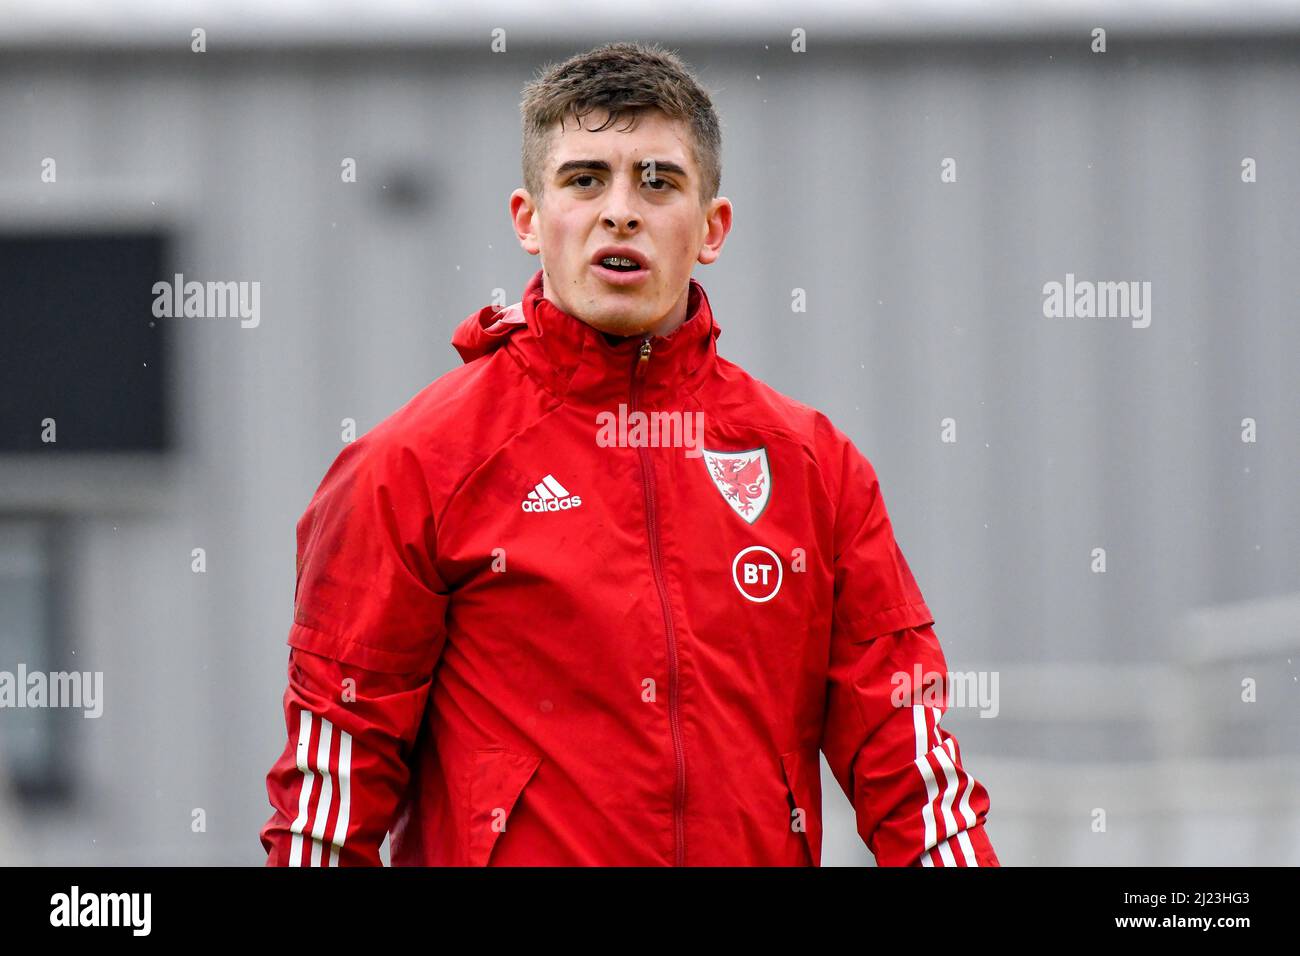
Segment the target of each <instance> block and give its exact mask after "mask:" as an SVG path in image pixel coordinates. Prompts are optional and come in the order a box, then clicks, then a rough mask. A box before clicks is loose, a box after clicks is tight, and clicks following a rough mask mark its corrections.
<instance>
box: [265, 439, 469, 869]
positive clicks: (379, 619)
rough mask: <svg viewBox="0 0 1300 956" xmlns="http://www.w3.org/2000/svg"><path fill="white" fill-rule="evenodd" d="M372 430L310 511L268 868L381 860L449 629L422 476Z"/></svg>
mask: <svg viewBox="0 0 1300 956" xmlns="http://www.w3.org/2000/svg"><path fill="white" fill-rule="evenodd" d="M374 434H375V433H374V432H372V433H371V434H370V435H367V436H363V437H362V438H361V439H359V440H358V441H356V442H354V443H353V444H351V445H349V446H347V447H346V448H345V449H344V450H343V451H342V452H341V453H340V454H339V456H338V458H337V459H335V461H334V464H333V465H332V466H331V467H330V469H329V471H328V472H327V473H326V475H325V478H324V479H323V480H322V482H321V484H320V487H319V488H318V489H317V491H316V494H315V495H314V496H313V497H312V501H311V503H310V504H309V505H308V508H307V511H306V512H305V513H304V514H303V516H302V518H301V519H300V520H299V521H298V528H297V539H298V556H297V583H296V585H295V591H294V617H293V623H292V625H291V627H290V630H289V637H288V644H289V646H290V651H289V667H288V687H287V689H286V691H285V694H284V715H285V723H286V729H287V732H288V739H287V742H286V744H285V747H284V750H283V751H282V753H281V754H280V757H279V759H278V760H276V762H275V764H274V765H273V766H272V768H271V770H270V773H268V775H267V793H268V795H269V797H270V802H271V807H272V809H273V810H274V813H273V814H272V816H271V818H270V819H269V820H268V821H267V822H266V824H265V825H264V826H263V828H262V831H261V842H262V846H263V847H264V848H265V850H266V853H267V861H266V863H267V865H268V866H339V865H369V866H376V865H379V864H380V862H381V861H380V857H379V847H380V844H382V843H383V840H384V837H385V835H386V834H387V833H388V830H389V827H390V825H391V824H392V822H393V817H394V814H395V812H396V810H397V807H398V804H399V803H400V801H401V798H402V795H403V793H404V791H405V789H406V785H407V782H408V780H409V777H410V767H409V760H410V755H411V750H412V747H413V745H414V742H415V738H416V736H417V734H418V732H419V729H420V723H421V721H422V720H423V717H424V712H425V705H426V703H427V700H428V695H429V690H430V686H431V683H432V674H433V669H434V667H435V665H436V663H437V660H438V657H439V656H440V654H441V651H442V646H443V643H444V641H445V637H446V630H445V623H444V621H445V612H446V606H447V601H448V593H447V588H446V587H445V586H444V585H443V583H442V581H441V580H440V579H439V577H438V574H437V571H436V569H435V564H434V555H435V551H434V546H435V541H434V527H433V509H432V506H431V503H430V497H429V494H428V489H427V485H426V482H425V480H424V475H423V473H422V470H421V468H420V466H419V463H418V462H417V461H416V460H415V458H414V455H413V454H412V453H411V452H410V451H409V450H404V449H401V448H398V447H391V446H389V447H385V446H381V445H380V444H379V443H378V442H377V441H375V440H374V439H372V438H371V435H374Z"/></svg>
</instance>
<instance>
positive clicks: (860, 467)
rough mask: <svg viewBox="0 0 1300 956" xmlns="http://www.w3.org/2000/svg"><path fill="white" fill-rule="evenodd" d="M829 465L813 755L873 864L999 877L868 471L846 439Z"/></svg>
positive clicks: (917, 604)
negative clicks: (826, 589)
mask: <svg viewBox="0 0 1300 956" xmlns="http://www.w3.org/2000/svg"><path fill="white" fill-rule="evenodd" d="M837 464H838V465H839V468H838V472H839V507H838V508H837V511H836V519H835V531H834V538H835V585H834V601H835V604H834V616H833V623H832V632H831V659H830V670H829V678H828V687H827V711H826V724H825V727H824V731H823V737H822V751H823V752H824V753H825V754H826V760H827V763H828V764H829V765H830V767H831V770H832V772H833V773H834V775H835V779H836V780H837V781H838V783H839V785H840V787H841V788H842V789H843V790H844V793H845V795H846V796H847V797H848V798H849V800H850V802H851V803H852V804H853V808H854V812H855V814H856V817H857V826H858V832H859V834H861V836H862V839H863V841H864V842H865V843H866V845H867V847H868V848H869V849H870V850H871V852H872V854H874V856H875V858H876V863H877V865H879V866H918V865H920V866H998V865H999V863H998V859H997V856H996V855H995V854H994V852H993V847H992V845H991V844H990V842H989V839H988V836H987V835H986V834H985V831H984V820H985V816H986V815H987V813H988V809H989V798H988V793H987V791H986V790H985V788H984V787H983V785H982V784H980V783H979V782H978V781H976V780H975V778H974V777H972V776H971V775H970V774H969V773H967V771H966V770H965V768H964V767H963V765H962V760H961V751H960V749H959V748H958V746H957V740H956V738H955V737H953V736H952V735H951V734H950V733H948V732H947V731H946V730H944V729H942V728H941V727H940V726H939V721H940V718H941V717H942V716H943V712H944V710H945V709H946V706H947V701H948V691H949V686H948V669H947V664H946V662H945V661H944V656H943V651H942V649H941V648H940V647H939V641H938V638H937V637H936V636H935V633H934V629H933V627H932V625H933V623H934V621H933V617H932V616H931V614H930V610H929V608H928V607H927V606H926V604H925V600H924V599H923V597H922V595H921V591H920V588H919V587H918V586H917V584H916V581H915V579H914V578H913V576H912V572H911V569H910V568H909V567H908V565H907V561H906V560H905V559H904V557H903V553H902V551H901V549H900V548H899V547H898V544H897V542H896V541H895V540H894V534H893V528H892V526H891V524H890V521H889V515H888V513H887V511H886V510H885V502H884V499H883V498H882V496H881V494H880V487H879V483H878V481H877V478H876V474H875V470H874V469H873V468H872V466H871V464H870V462H868V461H867V459H866V458H865V457H863V456H862V454H861V453H860V452H859V451H858V450H857V449H856V448H855V447H854V446H853V444H852V442H850V441H848V439H847V438H845V439H844V444H843V446H842V450H841V458H840V461H839V462H838V463H837ZM918 677H919V682H918V680H917V679H918ZM914 685H915V686H914ZM927 688H928V689H927Z"/></svg>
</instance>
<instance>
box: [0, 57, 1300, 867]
mask: <svg viewBox="0 0 1300 956" xmlns="http://www.w3.org/2000/svg"><path fill="white" fill-rule="evenodd" d="M569 52H571V51H570V50H568V49H559V48H554V49H545V50H538V49H533V50H524V49H521V48H518V47H516V48H513V49H512V52H511V53H510V55H509V56H500V55H492V54H489V53H487V52H482V53H480V52H477V51H474V52H471V51H469V50H464V49H428V50H420V51H414V50H409V49H408V50H401V51H399V50H390V51H383V50H375V51H350V52H349V51H338V52H329V51H317V52H311V53H307V52H301V53H295V52H293V51H278V52H275V51H268V52H264V53H253V52H248V53H242V54H208V55H205V56H202V57H200V56H194V55H175V54H162V53H158V52H155V51H131V50H123V51H118V52H112V53H109V52H104V53H97V54H87V53H75V52H71V51H68V52H63V53H60V52H58V51H46V52H41V53H24V52H22V51H19V50H7V51H4V52H0V216H3V218H4V220H5V222H6V225H8V226H14V225H31V226H39V225H41V224H44V223H47V222H51V221H55V222H62V223H68V224H71V225H72V227H74V228H89V227H90V226H91V225H92V224H93V223H100V222H144V223H151V222H161V223H163V224H168V225H171V226H174V227H175V228H176V230H177V238H178V240H179V241H178V247H177V252H178V262H177V264H176V271H180V272H183V273H184V274H185V276H186V278H187V279H188V278H195V279H199V280H201V281H202V280H208V279H215V280H237V281H238V280H243V281H253V280H256V281H260V282H261V286H262V300H261V308H262V321H261V324H260V326H259V327H258V328H256V329H241V328H240V327H239V323H238V322H237V321H235V320H203V319H174V320H164V321H171V322H173V323H174V332H175V335H176V340H177V343H178V348H177V354H176V360H177V361H176V368H175V385H176V391H175V397H176V400H177V401H178V403H179V422H178V425H179V434H180V437H181V450H180V452H179V453H178V454H177V455H176V456H175V457H174V459H173V461H172V462H171V464H170V465H168V466H167V467H165V468H157V467H154V466H152V465H150V464H149V463H147V462H126V463H121V464H115V465H107V464H104V463H102V462H94V461H85V462H82V463H78V464H76V465H75V466H66V467H58V468H49V467H47V466H45V465H43V464H41V463H39V462H36V463H33V462H31V461H17V460H12V459H8V460H4V459H0V509H3V510H4V511H5V512H7V513H9V514H17V515H26V514H32V513H36V512H42V513H53V514H59V515H64V516H66V517H67V518H68V520H69V521H70V522H71V528H72V539H71V540H72V545H71V547H70V549H69V559H68V563H67V566H66V567H65V568H64V573H65V575H66V580H67V582H68V588H69V593H71V594H72V595H73V599H72V606H71V607H70V608H69V609H68V613H69V615H70V620H71V625H70V629H71V634H72V640H73V642H74V646H75V647H77V648H78V649H79V651H80V653H79V658H78V659H79V660H84V661H86V662H87V663H85V664H84V666H86V667H91V666H93V667H95V668H97V669H101V670H103V671H104V673H105V694H106V698H107V700H106V705H105V713H104V716H103V717H102V718H100V719H99V720H95V721H83V722H82V723H83V724H84V726H82V727H80V728H79V730H78V733H77V736H76V739H75V752H74V753H73V754H71V758H72V762H73V763H74V765H75V766H76V768H77V773H78V776H79V778H80V783H81V790H80V793H81V796H80V798H79V801H80V802H79V803H78V805H77V806H76V807H74V808H72V809H70V810H61V811H58V812H55V813H48V812H46V813H41V812H35V811H32V810H30V809H24V808H21V807H20V808H13V807H11V808H10V810H9V812H10V814H17V815H18V816H17V819H18V820H19V821H20V823H19V826H18V828H17V832H16V834H15V838H14V839H10V840H8V841H6V842H7V843H8V844H9V846H8V849H9V850H10V851H11V852H12V854H16V856H11V857H9V858H10V859H15V858H17V859H21V858H23V856H26V857H28V858H32V859H36V860H39V861H41V862H69V863H71V862H79V863H80V862H104V863H109V862H115V863H116V862H121V863H163V862H168V863H172V862H181V863H184V862H194V863H211V862H220V863H258V862H260V861H261V860H262V858H263V857H262V852H261V848H260V846H259V845H258V843H257V830H258V828H259V827H260V825H261V823H262V822H263V821H264V820H265V819H266V817H267V816H268V815H269V812H270V809H269V806H268V805H267V803H266V797H265V791H264V787H263V777H264V775H265V773H266V770H267V769H268V768H269V766H270V764H271V762H272V761H273V760H274V758H275V757H276V755H277V754H278V753H279V751H280V749H281V748H282V746H283V743H284V727H283V719H282V715H281V711H280V702H279V696H280V693H281V691H282V690H283V683H284V677H285V659H286V652H287V649H286V647H285V645H284V638H285V635H286V633H287V629H288V625H289V621H290V613H291V603H292V596H293V583H294V579H293V573H294V523H295V521H296V519H297V517H298V516H299V515H300V514H301V512H302V510H303V508H304V507H305V506H306V504H307V501H308V499H309V497H310V495H311V493H312V491H313V490H314V488H315V486H316V483H317V482H318V481H319V479H320V477H321V476H322V475H323V473H324V471H325V469H326V467H327V466H328V465H329V463H330V461H331V460H332V459H333V457H334V456H335V455H336V454H337V452H338V451H339V449H340V448H341V440H340V420H341V419H343V418H345V417H352V418H355V419H356V421H357V423H358V428H359V430H360V431H364V430H366V429H368V428H370V427H372V426H373V425H375V424H376V423H378V422H379V421H380V420H382V418H383V417H384V416H386V415H387V414H388V413H390V412H391V411H393V410H395V409H396V408H397V407H398V406H399V405H401V404H402V403H403V402H404V401H406V399H407V398H409V397H410V396H411V395H413V394H414V393H415V392H416V391H418V390H419V389H420V388H421V387H423V386H424V385H425V384H426V383H427V382H429V381H431V380H432V379H433V378H435V377H436V376H438V375H439V374H441V373H443V372H445V371H447V370H448V369H450V368H451V367H452V366H453V365H454V364H456V363H457V361H458V360H457V358H456V356H455V353H454V352H453V351H452V349H451V348H450V346H449V344H448V339H449V337H450V335H451V331H452V329H453V328H454V326H455V324H456V323H457V322H458V321H459V320H460V319H461V318H463V317H464V316H465V315H466V314H467V313H468V312H470V311H472V310H473V309H476V308H478V307H479V306H481V305H483V304H486V303H487V302H488V301H489V299H490V297H491V295H492V291H493V290H494V289H496V288H502V289H504V290H506V295H507V296H508V300H509V301H513V300H514V299H515V298H517V297H518V294H519V292H520V290H521V289H522V285H523V283H524V281H525V280H526V279H527V277H528V276H529V275H530V274H531V273H532V271H533V269H534V268H535V260H533V259H531V258H530V257H528V256H527V255H525V254H524V253H523V252H522V251H520V250H519V248H518V246H517V243H516V242H515V241H514V238H513V235H512V232H511V229H510V225H509V221H508V214H507V210H506V197H507V195H508V193H509V191H510V190H511V189H512V188H514V187H515V186H516V185H517V184H518V182H519V178H520V177H519V171H518V145H519V144H518V117H517V112H516V104H517V102H518V95H519V89H520V86H521V85H522V83H523V82H524V81H525V80H526V79H527V78H528V77H529V75H530V74H531V72H532V71H533V70H534V69H535V68H536V66H537V65H538V64H540V63H541V62H542V61H544V60H545V59H547V58H549V57H558V56H563V55H567V54H568V53H569ZM681 52H682V54H683V56H685V57H686V58H687V60H688V61H690V62H692V63H693V64H695V65H696V66H697V68H698V69H699V70H700V72H701V74H702V76H703V78H704V80H705V82H706V83H707V84H708V85H709V86H710V87H711V88H712V89H714V90H715V91H717V92H716V95H715V102H716V105H717V107H718V109H719V111H720V113H721V115H722V117H723V123H724V149H725V162H724V171H723V190H722V191H723V193H724V194H725V195H727V196H728V197H730V198H731V199H732V201H733V202H734V203H735V204H736V225H735V230H734V231H733V233H732V235H731V237H730V239H729V240H728V243H727V246H726V249H725V251H724V253H723V256H722V259H721V260H720V261H719V262H718V263H717V264H715V265H713V266H710V267H708V268H700V269H697V271H696V277H697V278H699V279H700V280H701V281H702V282H703V283H704V285H705V286H706V288H707V289H708V290H709V294H710V299H711V301H712V303H713V305H714V307H715V310H716V312H717V314H718V319H719V323H720V325H721V326H722V329H723V334H722V338H721V340H720V343H719V345H720V349H721V351H722V353H723V354H724V355H726V356H727V357H729V358H731V359H733V360H734V361H737V362H739V363H740V364H742V365H743V366H745V367H746V368H748V369H749V370H750V371H751V372H753V373H754V374H756V375H757V376H759V377H760V378H763V379H765V380H766V381H768V382H769V383H771V384H772V385H773V386H775V387H777V388H778V389H780V390H782V391H784V392H786V393H787V394H790V395H792V396H794V397H796V398H798V399H800V400H802V401H804V402H807V403H809V404H811V405H814V406H816V407H818V408H821V409H822V410H824V411H826V412H827V413H828V414H830V415H831V417H832V419H833V420H834V421H835V422H836V423H837V424H838V425H839V426H840V427H841V428H843V429H844V430H845V431H847V432H848V433H849V434H850V435H851V436H852V437H853V438H854V440H855V441H856V442H857V444H858V445H859V447H861V448H862V450H863V451H864V452H865V453H866V454H867V455H868V457H870V458H871V459H872V461H873V462H874V464H875V465H876V467H877V470H878V471H879V474H880V477H881V482H882V487H883V489H884V492H885V497H886V501H887V502H888V505H889V509H890V512H891V515H892V517H893V520H894V524H895V529H896V532H897V534H898V537H899V540H900V542H901V544H902V546H903V548H904V550H905V552H906V554H907V556H908V559H909V562H910V563H911V565H912V567H913V570H914V571H915V572H916V574H917V577H918V580H919V581H920V583H921V586H922V588H923V590H924V591H925V594H926V596H927V599H928V600H929V603H930V605H931V607H932V609H933V610H934V612H935V614H936V618H937V620H936V630H937V631H938V633H939V635H940V637H941V639H942V640H943V641H944V646H945V651H946V654H947V658H948V665H949V667H950V669H952V670H960V671H967V670H991V671H996V672H997V673H998V674H999V675H1000V691H1001V700H1000V712H999V715H998V717H996V718H994V719H982V718H980V717H979V716H978V715H977V714H976V713H974V712H967V711H962V710H957V709H955V710H953V711H952V712H951V713H950V715H949V716H947V717H945V720H944V723H945V726H946V727H947V728H948V729H949V730H950V731H952V732H954V733H955V734H956V735H957V737H958V739H959V740H960V741H961V743H962V749H963V755H964V758H965V761H966V762H967V765H968V767H969V768H970V769H971V770H972V771H973V772H974V773H975V774H976V776H977V777H978V778H979V779H981V780H982V781H983V782H985V783H986V785H987V786H988V787H989V790H990V792H991V796H992V805H993V809H992V812H991V815H990V817H989V824H988V825H989V832H990V835H991V837H992V839H993V842H994V845H995V847H997V848H998V851H999V853H1000V855H1001V856H1002V859H1003V862H1004V863H1007V864H1047V863H1079V862H1090V863H1146V862H1151V863H1175V864H1179V863H1237V862H1253V863H1259V862H1272V863H1291V864H1295V863H1297V862H1300V786H1297V783H1300V780H1297V777H1298V776H1300V771H1297V770H1296V761H1295V757H1296V752H1297V744H1296V743H1295V739H1296V738H1295V735H1294V733H1293V731H1294V729H1295V726H1296V718H1297V716H1298V715H1300V704H1298V698H1297V693H1298V692H1297V690H1296V686H1297V685H1296V683H1295V675H1296V674H1297V673H1298V672H1300V667H1297V664H1298V663H1300V611H1297V606H1296V604H1297V602H1296V601H1295V600H1294V596H1295V595H1296V594H1297V593H1298V592H1300V585H1298V584H1297V569H1298V568H1300V544H1298V541H1300V534H1298V532H1300V494H1298V493H1297V481H1296V479H1297V476H1298V475H1300V442H1298V441H1297V425H1296V422H1297V415H1298V413H1300V384H1298V376H1297V373H1296V363H1297V356H1300V333H1298V332H1297V324H1296V318H1297V290H1296V281H1295V277H1296V273H1297V265H1298V264H1300V256H1298V255H1297V254H1298V253H1300V224H1298V223H1297V216H1296V211H1297V209H1298V208H1300V185H1298V183H1300V177H1298V176H1297V174H1296V170H1295V157H1296V156H1297V155H1300V98H1298V97H1297V90H1300V55H1298V54H1300V47H1298V46H1297V44H1296V43H1295V42H1294V41H1292V40H1289V39H1288V40H1274V41H1269V42H1261V41H1251V40H1244V39H1243V40H1238V41H1234V42H1233V43H1232V44H1214V43H1208V42H1206V43H1195V44H1190V43H1189V44H1178V43H1171V42H1165V43H1162V42H1157V41H1147V42H1144V43H1142V44H1141V45H1133V44H1129V45H1122V44H1121V45H1119V46H1113V47H1112V51H1111V52H1110V53H1107V54H1104V55H1095V54H1090V53H1089V52H1088V51H1087V48H1086V44H1080V43H1078V42H1077V41H1070V42H1065V41H1062V42H1060V43H1058V44H1053V43H1050V42H1042V41H1037V42H1031V41H1029V40H1026V41H1023V42H1018V43H1004V44H991V45H990V44H979V45H974V44H972V45H967V44H961V43H948V44H943V45H930V46H925V45H893V44H881V45H865V46H852V47H850V46H843V47H838V48H833V49H829V50H825V49H823V50H820V51H817V52H813V53H808V54H804V55H796V54H791V53H789V52H788V51H786V50H785V49H784V48H782V47H779V46H778V47H775V48H771V49H761V50H760V49H759V48H758V45H757V44H754V45H753V46H752V48H751V47H748V46H747V47H744V48H742V47H738V46H710V47H703V46H701V47H696V48H691V47H689V46H685V47H682V48H681ZM47 156H49V157H55V158H56V159H57V160H58V163H59V182H58V183H57V184H54V185H51V184H43V183H41V182H40V180H39V172H40V166H39V164H40V161H41V159H42V158H43V157H47ZM344 157H353V158H355V159H356V160H357V163H358V169H359V182H358V183H357V184H354V185H351V184H344V183H342V182H341V181H340V176H339V169H340V165H339V164H340V161H341V160H342V159H343V158H344ZM1243 157H1253V158H1255V159H1256V161H1257V163H1258V181H1257V182H1255V183H1251V184H1247V183H1243V182H1242V181H1241V176H1240V164H1241V161H1242V158H1243ZM945 158H952V159H954V160H955V161H956V168H957V181H956V182H953V183H943V182H941V181H940V171H941V167H940V164H941V162H942V161H943V160H944V159H945ZM1066 273H1073V274H1075V275H1076V276H1077V277H1078V278H1080V279H1091V280H1096V281H1124V280H1138V281H1143V280H1145V281H1150V282H1151V283H1152V288H1153V294H1152V321H1151V325H1150V327H1149V328H1146V329H1135V328H1132V327H1131V326H1130V325H1129V323H1128V322H1124V321H1119V320H1108V319H1048V318H1045V317H1044V316H1043V312H1042V303H1043V294H1042V288H1043V284H1044V283H1045V282H1049V281H1054V280H1055V281H1064V279H1065V275H1066ZM160 278H161V277H160ZM796 289H802V290H805V292H806V295H807V302H808V310H807V312H804V313H798V312H792V310H791V306H790V303H791V298H792V292H793V290H796ZM1245 417H1251V418H1254V419H1256V420H1257V422H1258V429H1259V432H1258V434H1259V439H1258V441H1257V442H1256V443H1254V444H1243V443H1242V441H1241V438H1240V432H1241V420H1242V419H1243V418H1245ZM945 418H952V419H954V420H955V423H956V434H957V441H956V442H955V443H945V442H942V441H941V440H940V422H941V420H943V419H945ZM195 547H202V548H204V549H205V550H206V553H207V571H206V573H204V574H195V573H193V572H192V571H191V549H193V548H195ZM1096 547H1103V548H1105V549H1106V552H1107V571H1106V573H1104V574H1096V573H1093V572H1092V571H1091V570H1090V562H1091V551H1092V549H1093V548H1096ZM1288 596H1291V598H1292V600H1287V598H1288ZM1209 607H1217V608H1218V610H1217V611H1215V612H1207V613H1198V612H1197V609H1202V608H1209ZM1261 634H1262V635H1264V637H1263V638H1259V639H1255V637H1254V636H1255V635H1261ZM1252 677H1253V678H1254V679H1255V680H1256V681H1257V682H1258V687H1259V700H1258V701H1257V702H1256V703H1253V704H1247V703H1243V702H1242V701H1241V699H1240V698H1241V687H1240V684H1241V680H1242V679H1244V678H1252ZM824 784H825V786H824V790H825V797H824V802H825V807H826V813H827V833H826V842H825V852H824V862H826V863H827V864H834V863H860V862H869V859H870V857H869V854H867V853H866V851H865V849H864V848H863V847H862V844H861V841H860V840H859V839H858V838H857V836H856V834H855V833H854V827H853V820H852V815H851V812H850V810H849V807H848V804H847V802H846V801H845V800H844V798H843V796H842V794H841V793H840V791H839V790H838V787H837V786H836V785H835V784H834V782H833V780H832V779H831V777H830V776H829V774H826V775H825V781H824ZM195 808H202V809H203V810H204V811H205V812H206V816H207V830H206V832H203V833H194V832H192V829H191V819H192V813H193V811H194V809H195ZM1099 808H1100V809H1102V810H1104V811H1105V812H1106V818H1107V827H1106V830H1105V832H1094V820H1095V819H1097V814H1096V811H1097V810H1098V809H1099Z"/></svg>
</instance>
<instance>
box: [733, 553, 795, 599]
mask: <svg viewBox="0 0 1300 956" xmlns="http://www.w3.org/2000/svg"><path fill="white" fill-rule="evenodd" d="M783 577H784V571H783V570H782V569H781V559H780V558H778V557H777V556H776V552H775V551H773V550H771V549H770V548H764V547H762V546H761V545H757V544H755V545H751V546H750V547H748V548H745V549H744V550H743V551H741V552H740V553H739V554H737V555H736V557H735V559H734V560H733V561H732V562H731V580H733V581H734V582H735V583H736V590H738V591H739V592H740V593H741V594H742V595H744V596H745V598H746V599H747V600H750V601H753V602H754V603H755V604H762V603H763V602H765V601H770V600H772V598H774V597H776V592H777V591H779V590H781V579H782V578H783Z"/></svg>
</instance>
